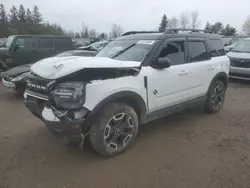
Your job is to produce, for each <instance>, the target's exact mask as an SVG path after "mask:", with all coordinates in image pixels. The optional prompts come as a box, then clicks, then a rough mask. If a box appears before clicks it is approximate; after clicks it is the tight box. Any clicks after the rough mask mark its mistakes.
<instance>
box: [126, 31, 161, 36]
mask: <svg viewBox="0 0 250 188" xmlns="http://www.w3.org/2000/svg"><path fill="white" fill-rule="evenodd" d="M142 33H160V32H158V31H128V32H126V33H124V34H123V35H122V36H126V35H134V34H142Z"/></svg>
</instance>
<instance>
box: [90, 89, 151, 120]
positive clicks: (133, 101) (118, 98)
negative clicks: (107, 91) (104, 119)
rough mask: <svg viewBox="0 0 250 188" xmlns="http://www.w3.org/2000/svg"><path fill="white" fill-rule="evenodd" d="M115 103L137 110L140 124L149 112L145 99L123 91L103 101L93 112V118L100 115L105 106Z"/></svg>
mask: <svg viewBox="0 0 250 188" xmlns="http://www.w3.org/2000/svg"><path fill="white" fill-rule="evenodd" d="M114 102H121V103H125V104H127V105H129V106H131V107H132V108H133V109H134V110H135V112H136V114H137V116H138V120H139V123H141V122H143V121H144V119H145V115H146V111H147V108H146V104H145V102H144V100H143V98H142V97H141V96H140V95H139V94H137V93H135V92H132V91H122V92H118V93H115V94H113V95H110V96H109V97H107V98H106V99H104V100H103V101H101V102H100V103H99V104H98V105H97V106H96V107H95V108H94V109H93V110H92V112H91V116H92V117H93V116H94V114H96V113H98V112H99V111H100V110H101V109H103V108H104V107H105V106H107V105H108V104H110V103H114Z"/></svg>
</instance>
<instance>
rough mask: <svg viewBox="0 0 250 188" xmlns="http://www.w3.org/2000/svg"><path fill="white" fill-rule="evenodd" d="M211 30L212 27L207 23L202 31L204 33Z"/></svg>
mask: <svg viewBox="0 0 250 188" xmlns="http://www.w3.org/2000/svg"><path fill="white" fill-rule="evenodd" d="M211 29H212V25H211V24H210V22H207V23H206V26H205V28H204V30H205V31H211Z"/></svg>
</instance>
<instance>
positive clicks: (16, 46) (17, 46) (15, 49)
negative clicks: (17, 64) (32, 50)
mask: <svg viewBox="0 0 250 188" xmlns="http://www.w3.org/2000/svg"><path fill="white" fill-rule="evenodd" d="M18 48H19V45H18V44H16V45H15V47H14V52H16V51H17V50H18Z"/></svg>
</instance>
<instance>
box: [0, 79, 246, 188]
mask: <svg viewBox="0 0 250 188" xmlns="http://www.w3.org/2000/svg"><path fill="white" fill-rule="evenodd" d="M0 118H1V123H0V188H83V187H86V188H100V187H103V188H106V187H107V188H131V187H133V188H155V187H164V188H165V187H169V188H175V187H176V188H182V187H183V188H189V187H190V188H196V187H197V188H203V187H204V188H205V187H207V188H211V187H213V188H219V187H220V188H221V187H225V188H243V187H250V171H249V168H250V83H247V82H234V83H231V84H230V86H229V89H228V91H227V97H226V101H225V105H224V107H223V109H222V110H221V112H220V113H218V114H215V115H208V114H204V113H203V112H201V111H200V110H199V109H196V110H192V111H188V112H185V113H180V114H177V115H174V116H171V117H168V118H164V119H161V120H158V121H155V122H153V123H150V124H147V125H145V126H143V127H141V128H140V133H139V136H138V139H137V140H136V143H135V145H134V146H133V147H132V148H131V149H130V150H128V151H127V152H126V153H124V154H122V155H120V156H118V157H115V158H103V157H100V156H99V155H97V154H95V153H94V152H93V151H92V150H91V148H90V147H89V146H88V145H87V146H86V147H85V149H84V151H83V152H79V151H78V150H77V148H76V147H75V146H67V145H64V144H63V143H62V142H61V141H60V140H59V139H58V138H57V137H55V136H54V135H53V134H52V133H50V132H49V131H48V130H47V129H46V128H45V126H44V125H43V123H42V122H40V121H39V120H37V119H36V118H35V117H33V116H32V115H31V114H30V113H29V111H28V110H27V109H26V108H25V107H24V105H23V101H22V97H18V96H17V95H15V94H14V93H13V92H9V91H6V90H5V89H4V88H3V86H2V85H1V84H0Z"/></svg>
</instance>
